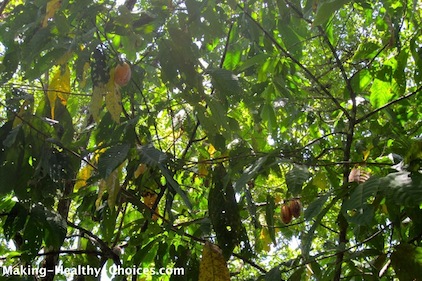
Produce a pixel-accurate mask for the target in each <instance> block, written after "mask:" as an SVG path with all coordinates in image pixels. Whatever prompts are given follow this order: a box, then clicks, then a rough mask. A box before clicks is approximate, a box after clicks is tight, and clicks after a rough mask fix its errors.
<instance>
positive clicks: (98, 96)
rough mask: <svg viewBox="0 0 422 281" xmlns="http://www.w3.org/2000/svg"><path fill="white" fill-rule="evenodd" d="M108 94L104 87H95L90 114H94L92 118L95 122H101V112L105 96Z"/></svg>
mask: <svg viewBox="0 0 422 281" xmlns="http://www.w3.org/2000/svg"><path fill="white" fill-rule="evenodd" d="M106 92H107V89H106V87H105V86H104V85H98V86H94V90H93V91H92V97H91V102H90V103H89V112H90V113H91V114H92V118H93V119H94V121H95V122H97V123H99V122H100V111H101V107H102V106H103V100H104V98H103V96H104V94H105V93H106Z"/></svg>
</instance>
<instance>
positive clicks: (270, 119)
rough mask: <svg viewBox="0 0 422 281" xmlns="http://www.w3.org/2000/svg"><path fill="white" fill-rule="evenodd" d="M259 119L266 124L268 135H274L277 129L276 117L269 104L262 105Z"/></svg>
mask: <svg viewBox="0 0 422 281" xmlns="http://www.w3.org/2000/svg"><path fill="white" fill-rule="evenodd" d="M261 118H262V120H263V121H264V122H265V123H267V128H268V133H270V134H273V133H275V132H276V128H277V117H276V115H275V111H274V107H273V106H272V105H271V104H269V103H265V104H264V105H263V107H262V111H261Z"/></svg>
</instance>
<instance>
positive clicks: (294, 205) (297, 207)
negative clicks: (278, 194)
mask: <svg viewBox="0 0 422 281" xmlns="http://www.w3.org/2000/svg"><path fill="white" fill-rule="evenodd" d="M289 209H290V213H292V216H293V217H295V218H298V217H300V213H301V212H302V204H300V201H299V199H293V200H290V202H289Z"/></svg>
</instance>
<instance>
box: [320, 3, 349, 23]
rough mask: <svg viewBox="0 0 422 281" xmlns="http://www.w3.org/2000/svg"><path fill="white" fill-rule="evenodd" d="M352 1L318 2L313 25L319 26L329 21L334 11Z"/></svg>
mask: <svg viewBox="0 0 422 281" xmlns="http://www.w3.org/2000/svg"><path fill="white" fill-rule="evenodd" d="M350 1H351V0H325V1H324V0H321V1H320V4H318V9H317V12H316V15H315V19H314V21H313V23H312V26H317V25H320V24H323V23H324V22H326V21H328V19H329V18H330V17H331V15H332V14H334V12H336V11H337V10H339V9H340V8H342V7H343V6H344V5H345V4H347V3H349V2H350Z"/></svg>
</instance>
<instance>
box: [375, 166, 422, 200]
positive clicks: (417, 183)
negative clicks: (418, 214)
mask: <svg viewBox="0 0 422 281" xmlns="http://www.w3.org/2000/svg"><path fill="white" fill-rule="evenodd" d="M380 186H381V187H382V191H383V192H384V194H385V195H386V196H387V198H388V199H389V200H391V202H394V203H395V204H397V205H402V206H419V205H420V204H421V203H422V175H420V174H418V173H409V172H406V171H402V172H397V173H391V174H389V175H387V176H386V177H384V178H381V179H380Z"/></svg>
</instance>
